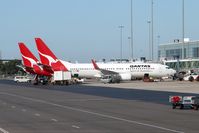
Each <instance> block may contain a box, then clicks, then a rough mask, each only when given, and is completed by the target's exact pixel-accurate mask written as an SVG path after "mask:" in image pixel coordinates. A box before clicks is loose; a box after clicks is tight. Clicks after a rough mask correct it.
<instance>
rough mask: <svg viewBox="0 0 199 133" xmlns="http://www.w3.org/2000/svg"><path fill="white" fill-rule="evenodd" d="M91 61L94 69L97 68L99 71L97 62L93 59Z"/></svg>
mask: <svg viewBox="0 0 199 133" xmlns="http://www.w3.org/2000/svg"><path fill="white" fill-rule="evenodd" d="M91 61H92V63H93V66H94V68H95V69H96V70H99V69H100V68H99V66H98V65H97V64H96V62H95V61H94V60H93V59H92V60H91Z"/></svg>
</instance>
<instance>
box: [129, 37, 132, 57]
mask: <svg viewBox="0 0 199 133" xmlns="http://www.w3.org/2000/svg"><path fill="white" fill-rule="evenodd" d="M128 40H129V46H130V58H131V60H133V58H132V51H131V50H132V49H131V48H132V45H131V37H130V36H129V37H128Z"/></svg>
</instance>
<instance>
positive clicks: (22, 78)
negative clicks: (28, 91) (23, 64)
mask: <svg viewBox="0 0 199 133" xmlns="http://www.w3.org/2000/svg"><path fill="white" fill-rule="evenodd" d="M14 81H15V82H17V83H18V82H30V81H31V79H30V78H29V77H27V76H15V78H14Z"/></svg>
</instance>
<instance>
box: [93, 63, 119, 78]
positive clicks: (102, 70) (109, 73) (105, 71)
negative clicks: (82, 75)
mask: <svg viewBox="0 0 199 133" xmlns="http://www.w3.org/2000/svg"><path fill="white" fill-rule="evenodd" d="M92 64H93V66H94V68H95V69H96V70H99V71H100V72H101V73H102V74H103V75H115V74H119V73H117V72H114V71H110V70H106V69H101V68H99V66H98V65H97V64H96V62H95V61H94V60H93V59H92Z"/></svg>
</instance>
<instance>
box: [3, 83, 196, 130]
mask: <svg viewBox="0 0 199 133" xmlns="http://www.w3.org/2000/svg"><path fill="white" fill-rule="evenodd" d="M169 95H190V93H189V94H185V93H173V92H160V91H145V90H136V89H121V88H110V87H109V88H106V87H93V86H86V85H70V86H53V85H45V86H43V85H38V86H33V85H30V84H27V83H19V84H17V83H14V82H13V81H8V80H0V133H198V131H199V126H198V123H199V111H195V110H191V109H184V110H180V109H175V110H173V109H171V105H170V104H169V103H168V97H169ZM193 95H196V94H193ZM197 96H198V95H197Z"/></svg>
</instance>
